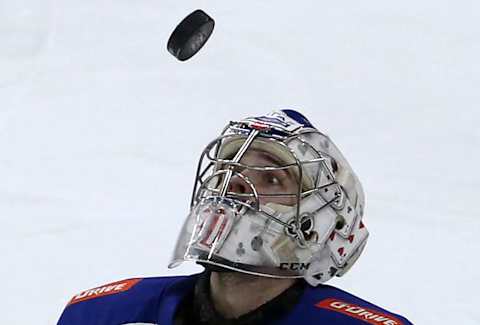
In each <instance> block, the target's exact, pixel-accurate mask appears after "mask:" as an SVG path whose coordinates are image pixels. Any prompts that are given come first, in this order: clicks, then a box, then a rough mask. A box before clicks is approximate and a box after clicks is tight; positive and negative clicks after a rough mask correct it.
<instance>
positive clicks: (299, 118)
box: [281, 109, 315, 129]
mask: <svg viewBox="0 0 480 325" xmlns="http://www.w3.org/2000/svg"><path fill="white" fill-rule="evenodd" d="M281 111H282V112H283V113H285V114H286V115H287V116H288V117H290V118H291V119H294V120H295V121H297V122H298V123H300V124H303V125H304V126H306V127H309V128H313V129H315V127H314V126H313V124H312V123H310V121H309V120H308V119H307V118H306V117H305V116H303V114H301V113H299V112H297V111H295V110H293V109H282V110H281Z"/></svg>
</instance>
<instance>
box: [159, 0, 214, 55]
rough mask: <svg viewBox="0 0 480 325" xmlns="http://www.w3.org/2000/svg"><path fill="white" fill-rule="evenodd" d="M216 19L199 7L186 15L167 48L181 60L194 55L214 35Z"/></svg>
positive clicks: (171, 36)
mask: <svg viewBox="0 0 480 325" xmlns="http://www.w3.org/2000/svg"><path fill="white" fill-rule="evenodd" d="M214 27H215V21H214V20H213V19H212V18H211V17H210V16H209V15H207V14H206V13H205V12H204V11H202V10H200V9H198V10H195V11H194V12H192V13H191V14H190V15H188V16H187V17H185V19H183V20H182V21H181V22H180V24H178V26H177V27H176V28H175V30H174V31H173V33H172V35H170V38H169V39H168V43H167V49H168V52H170V53H171V54H172V55H173V56H174V57H176V58H177V59H178V60H180V61H186V60H188V59H190V58H191V57H192V56H194V55H195V54H196V53H197V52H198V51H200V49H201V48H202V47H203V46H204V45H205V43H206V42H207V41H208V39H209V37H210V35H212V32H213V28H214Z"/></svg>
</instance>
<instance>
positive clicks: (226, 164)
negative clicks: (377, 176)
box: [169, 110, 368, 285]
mask: <svg viewBox="0 0 480 325" xmlns="http://www.w3.org/2000/svg"><path fill="white" fill-rule="evenodd" d="M363 207H364V194H363V190H362V186H361V184H360V182H359V180H358V179H357V177H356V175H355V174H354V172H353V171H352V169H351V168H350V166H349V164H348V163H347V161H346V160H345V158H344V157H343V155H342V154H341V153H340V151H339V150H338V149H337V148H336V147H335V145H334V144H333V143H332V141H331V140H330V138H328V137H327V136H325V135H324V134H322V133H320V132H319V131H318V130H317V129H316V128H314V127H313V125H312V124H311V123H310V122H309V121H308V120H307V119H306V118H305V117H304V116H303V115H301V114H300V113H298V112H296V111H293V110H281V111H276V112H273V113H271V114H268V115H266V116H260V117H251V118H246V119H244V120H241V121H238V122H230V124H229V125H227V127H226V128H225V129H224V130H223V132H222V133H221V135H220V136H219V137H218V138H216V139H215V140H213V141H212V142H211V143H209V144H208V145H207V147H206V148H205V150H204V151H203V152H202V154H201V157H200V160H199V163H198V169H197V175H196V179H195V185H194V189H193V195H192V200H191V209H190V213H189V215H188V217H187V220H186V221H185V224H184V226H183V229H182V231H181V233H180V236H179V238H178V241H177V244H176V247H175V251H174V255H173V258H172V261H171V263H170V264H169V267H170V268H173V267H175V266H177V265H179V264H180V263H181V262H183V261H185V260H190V261H196V262H199V263H202V264H210V265H214V266H218V267H221V268H226V269H230V270H233V271H238V272H244V273H249V274H254V275H259V276H267V277H276V278H305V280H306V281H307V282H308V283H309V284H311V285H318V284H319V283H322V282H325V281H327V280H329V279H330V278H331V277H333V276H341V275H343V274H344V273H345V272H347V271H348V270H349V268H350V267H351V266H352V265H353V263H354V262H355V261H356V260H357V258H358V257H359V255H360V254H361V252H362V250H363V248H364V246H365V244H366V241H367V238H368V231H367V229H366V228H365V226H364V225H363V223H362V215H363Z"/></svg>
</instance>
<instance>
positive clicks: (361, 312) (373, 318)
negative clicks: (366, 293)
mask: <svg viewBox="0 0 480 325" xmlns="http://www.w3.org/2000/svg"><path fill="white" fill-rule="evenodd" d="M315 306H316V307H318V308H322V309H327V310H331V311H336V312H338V313H341V314H344V315H347V316H350V317H353V318H356V319H360V320H363V321H364V322H366V323H368V324H372V325H403V322H402V321H401V320H399V319H398V318H396V317H394V316H392V315H389V314H386V313H383V312H380V311H378V310H374V309H370V308H365V307H360V306H357V305H354V304H350V303H347V302H344V301H341V300H338V299H334V298H329V299H325V300H322V301H320V302H318V303H317V304H316V305H315Z"/></svg>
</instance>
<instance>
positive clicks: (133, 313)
mask: <svg viewBox="0 0 480 325" xmlns="http://www.w3.org/2000/svg"><path fill="white" fill-rule="evenodd" d="M198 276H199V275H198V274H196V275H192V276H178V277H158V278H145V279H129V280H124V281H118V282H114V283H110V284H107V285H103V286H100V287H97V288H94V289H90V290H86V291H83V292H81V293H80V294H78V295H76V296H74V297H73V298H72V300H71V301H70V302H69V303H68V305H67V307H66V308H65V310H64V312H63V314H62V316H61V317H60V320H59V321H58V325H128V324H132V325H133V324H136V325H173V320H174V314H175V311H176V310H177V308H178V307H179V305H180V302H181V301H182V298H183V297H185V296H186V295H188V294H189V293H190V292H191V291H192V290H193V288H194V286H195V283H196V281H197V279H198ZM271 324H272V325H291V324H295V325H298V324H316V325H322V324H323V325H367V324H373V325H409V324H412V323H410V322H409V321H408V320H407V319H406V318H404V317H402V316H399V315H396V314H393V313H390V312H388V311H386V310H385V309H382V308H380V307H377V306H375V305H373V304H371V303H369V302H367V301H365V300H362V299H360V298H357V297H355V296H353V295H351V294H349V293H347V292H345V291H342V290H340V289H337V288H335V287H332V286H328V285H319V286H317V287H310V286H307V287H306V289H305V291H304V292H303V294H302V296H301V298H300V301H299V302H298V303H297V304H296V305H295V307H293V308H292V309H291V311H290V312H289V313H287V314H286V315H285V316H284V317H283V318H281V319H278V320H276V321H275V322H274V323H271Z"/></svg>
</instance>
